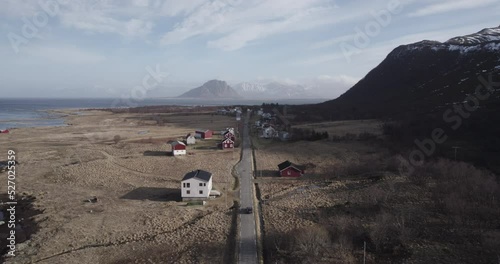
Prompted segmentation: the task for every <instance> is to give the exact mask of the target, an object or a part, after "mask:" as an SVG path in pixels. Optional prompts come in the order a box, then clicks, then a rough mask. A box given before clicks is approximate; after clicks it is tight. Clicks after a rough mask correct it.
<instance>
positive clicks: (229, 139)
mask: <svg viewBox="0 0 500 264" xmlns="http://www.w3.org/2000/svg"><path fill="white" fill-rule="evenodd" d="M226 141H230V142H232V143H234V141H233V140H232V139H231V138H226V139H224V140H222V143H224V142H226Z"/></svg>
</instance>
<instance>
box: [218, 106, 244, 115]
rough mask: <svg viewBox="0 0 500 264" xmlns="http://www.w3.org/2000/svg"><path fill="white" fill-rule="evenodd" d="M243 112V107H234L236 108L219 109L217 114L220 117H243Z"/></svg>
mask: <svg viewBox="0 0 500 264" xmlns="http://www.w3.org/2000/svg"><path fill="white" fill-rule="evenodd" d="M241 113H242V110H241V107H238V106H237V107H234V108H219V109H217V114H219V115H238V114H239V115H241Z"/></svg>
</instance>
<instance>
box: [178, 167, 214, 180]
mask: <svg viewBox="0 0 500 264" xmlns="http://www.w3.org/2000/svg"><path fill="white" fill-rule="evenodd" d="M193 178H196V179H198V180H202V181H206V182H208V181H209V180H210V178H212V173H210V172H208V171H204V170H195V171H192V172H189V173H187V174H186V175H184V178H182V181H185V180H189V179H193Z"/></svg>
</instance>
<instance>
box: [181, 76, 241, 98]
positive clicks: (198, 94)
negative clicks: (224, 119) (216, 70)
mask: <svg viewBox="0 0 500 264" xmlns="http://www.w3.org/2000/svg"><path fill="white" fill-rule="evenodd" d="M179 97H180V98H204V99H217V98H240V97H241V96H240V95H239V94H238V93H237V92H236V91H235V90H234V89H233V88H231V86H229V85H228V84H227V83H226V82H225V81H221V80H215V79H214V80H210V81H207V82H205V83H204V84H203V85H202V86H200V87H198V88H194V89H191V90H189V91H187V92H185V93H183V94H182V95H180V96H179Z"/></svg>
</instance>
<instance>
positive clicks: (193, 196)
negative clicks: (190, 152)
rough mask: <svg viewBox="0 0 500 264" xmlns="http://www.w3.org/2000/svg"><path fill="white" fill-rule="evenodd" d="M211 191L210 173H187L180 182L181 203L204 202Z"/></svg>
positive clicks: (197, 171)
mask: <svg viewBox="0 0 500 264" xmlns="http://www.w3.org/2000/svg"><path fill="white" fill-rule="evenodd" d="M211 191H212V173H210V172H208V171H204V170H195V171H191V172H189V173H187V174H186V175H185V176H184V178H182V181H181V197H182V200H183V201H189V200H206V199H207V198H209V196H210V193H211Z"/></svg>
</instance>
